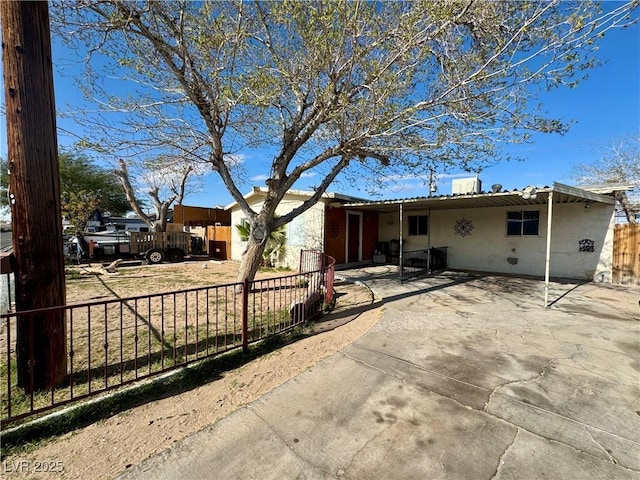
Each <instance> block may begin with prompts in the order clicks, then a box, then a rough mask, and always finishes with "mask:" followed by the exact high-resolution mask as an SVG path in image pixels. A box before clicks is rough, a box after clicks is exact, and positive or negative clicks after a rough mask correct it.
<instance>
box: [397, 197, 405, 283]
mask: <svg viewBox="0 0 640 480" xmlns="http://www.w3.org/2000/svg"><path fill="white" fill-rule="evenodd" d="M403 215H404V214H403V212H402V203H400V221H399V222H398V223H399V224H400V235H399V237H400V246H399V248H400V255H399V257H398V258H399V260H398V272H399V274H400V283H402V279H403V275H402V269H403V268H404V267H403V265H404V263H403V257H404V248H402V230H403V228H402V217H403Z"/></svg>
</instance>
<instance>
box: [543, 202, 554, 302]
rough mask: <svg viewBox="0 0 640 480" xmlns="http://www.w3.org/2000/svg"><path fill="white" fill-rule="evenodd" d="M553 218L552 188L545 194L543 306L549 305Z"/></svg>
mask: <svg viewBox="0 0 640 480" xmlns="http://www.w3.org/2000/svg"><path fill="white" fill-rule="evenodd" d="M552 220H553V190H551V191H550V192H549V195H548V196H547V252H546V255H545V260H544V307H545V308H547V307H548V306H549V264H550V261H551V224H552Z"/></svg>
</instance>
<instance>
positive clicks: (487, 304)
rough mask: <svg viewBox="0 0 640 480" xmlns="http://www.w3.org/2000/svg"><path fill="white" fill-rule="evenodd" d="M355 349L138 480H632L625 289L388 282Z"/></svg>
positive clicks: (639, 442)
mask: <svg viewBox="0 0 640 480" xmlns="http://www.w3.org/2000/svg"><path fill="white" fill-rule="evenodd" d="M339 275H342V276H344V277H345V278H348V279H350V280H352V281H362V282H364V283H366V284H367V285H368V286H369V287H370V288H372V290H373V291H374V292H375V293H376V294H377V295H378V296H379V297H381V298H382V299H383V300H384V309H385V311H384V315H383V317H382V319H381V320H380V322H378V324H377V325H376V326H375V327H374V328H373V329H372V330H370V331H369V332H368V333H367V334H366V335H365V336H363V337H362V338H360V339H359V340H358V341H356V342H354V343H353V344H351V345H349V346H348V347H346V348H344V349H343V350H342V351H340V352H338V353H337V354H335V355H333V356H332V357H330V358H328V359H327V360H325V361H323V362H321V363H320V364H318V365H317V366H316V367H314V368H312V369H310V370H308V371H306V372H305V373H303V374H302V375H300V376H298V377H296V378H294V379H293V380H291V381H290V382H288V383H286V384H284V385H282V386H281V387H279V388H277V389H275V390H273V391H272V392H270V393H269V394H267V395H265V396H264V397H262V398H260V399H259V400H258V401H256V402H254V403H252V404H250V405H248V406H246V407H244V408H242V409H240V410H239V411H237V412H235V413H234V414H232V415H230V416H229V417H227V418H225V419H223V420H222V421H220V422H218V423H216V424H214V425H212V426H210V427H208V428H207V429H205V430H203V431H201V432H199V433H197V434H194V435H192V436H190V437H188V438H186V439H185V440H184V441H182V442H179V443H178V444H176V445H175V446H174V447H173V448H172V449H170V450H168V451H166V452H164V453H163V454H161V455H159V456H157V457H154V458H150V459H149V460H148V461H147V462H145V463H143V464H142V465H139V466H137V467H134V468H133V469H132V470H131V471H129V472H127V474H126V475H124V476H123V477H121V478H127V479H138V478H150V479H151V478H153V479H174V478H175V479H181V478H191V479H200V478H202V479H205V478H217V479H231V478H234V479H235V478H237V479H251V478H252V479H267V478H273V479H283V478H284V479H288V478H305V479H307V478H308V479H316V478H317V479H325V478H326V479H331V478H344V479H440V478H442V479H474V480H475V479H494V478H495V479H543V478H545V479H547V478H550V479H560V478H563V479H580V480H584V479H616V480H618V479H640V305H639V301H640V289H639V288H638V287H622V286H616V285H605V284H592V283H589V284H577V283H570V282H569V283H564V282H554V283H552V284H551V287H550V300H551V301H552V302H553V303H552V305H551V306H550V307H549V308H543V307H542V303H543V294H544V283H543V282H541V281H539V280H533V279H521V278H510V277H502V276H496V275H480V274H475V275H473V274H466V273H457V272H446V273H444V274H441V275H436V276H433V277H429V278H425V279H420V280H414V281H411V282H407V283H404V284H402V285H400V284H399V283H398V281H397V277H396V275H395V271H394V269H393V268H391V267H368V268H363V269H358V270H349V271H344V272H339Z"/></svg>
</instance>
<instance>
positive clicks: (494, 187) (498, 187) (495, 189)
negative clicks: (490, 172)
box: [491, 183, 502, 193]
mask: <svg viewBox="0 0 640 480" xmlns="http://www.w3.org/2000/svg"><path fill="white" fill-rule="evenodd" d="M500 190H502V184H500V183H494V184H493V185H491V191H492V192H493V193H498V192H500Z"/></svg>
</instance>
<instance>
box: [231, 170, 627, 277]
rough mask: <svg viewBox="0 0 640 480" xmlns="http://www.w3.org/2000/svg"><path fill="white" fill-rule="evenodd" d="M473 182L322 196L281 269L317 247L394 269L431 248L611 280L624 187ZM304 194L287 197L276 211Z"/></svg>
mask: <svg viewBox="0 0 640 480" xmlns="http://www.w3.org/2000/svg"><path fill="white" fill-rule="evenodd" d="M464 180H468V182H466V183H465V182H464ZM480 184H481V183H480V181H479V180H478V179H477V178H475V179H463V180H462V181H458V183H457V184H456V185H454V191H455V192H456V193H452V194H451V195H439V196H425V197H417V198H406V199H397V200H382V201H366V200H362V199H356V198H354V197H349V196H347V195H340V194H332V193H327V194H325V195H323V196H322V199H321V201H319V202H318V203H317V204H316V205H315V206H313V207H312V208H310V209H309V210H308V211H307V212H305V213H304V214H302V215H301V216H299V217H297V218H296V219H295V220H294V221H293V222H291V223H290V224H289V225H288V226H287V249H286V255H285V256H284V257H283V258H282V259H280V262H279V264H280V265H287V266H289V267H294V268H295V267H296V266H297V265H298V258H299V254H300V250H301V249H323V250H324V251H325V252H326V253H327V254H328V255H331V256H332V257H334V258H335V259H336V263H337V264H338V265H340V264H342V265H347V264H355V263H359V262H375V263H383V262H384V263H391V264H398V263H399V262H400V252H399V250H400V245H403V246H404V250H403V252H402V258H403V260H404V262H403V264H404V265H406V264H407V262H409V261H411V260H412V259H413V260H416V261H417V262H419V258H420V254H421V253H424V252H426V251H427V250H428V249H429V248H431V247H434V248H438V249H440V250H441V251H442V252H446V266H447V267H448V268H451V269H458V270H470V271H484V272H494V273H506V274H513V275H533V276H552V277H555V278H573V279H584V280H594V281H598V282H610V281H611V279H612V270H613V264H612V262H613V232H614V204H615V200H614V194H615V192H616V191H624V190H628V188H629V186H620V185H611V186H609V187H608V189H606V190H603V189H602V187H600V188H598V189H597V191H590V190H589V189H588V188H586V187H585V188H576V187H570V186H567V185H563V184H559V183H554V184H553V186H551V187H540V188H534V187H526V188H523V189H522V190H512V191H506V190H502V187H501V186H500V185H494V186H493V187H492V191H491V192H484V191H481V190H480ZM461 185H463V186H464V185H468V187H467V188H468V189H471V191H468V190H466V191H465V190H464V187H463V188H461ZM312 194H313V192H306V191H290V192H288V193H287V194H286V196H285V198H284V200H283V201H282V203H281V205H280V206H279V207H278V211H277V213H278V214H279V215H283V214H285V213H287V212H289V211H291V210H292V209H293V208H295V207H297V206H298V205H300V203H301V202H302V201H304V200H305V199H306V198H309V197H310V196H311V195H312ZM265 195H266V189H261V188H254V189H253V190H252V191H251V192H250V193H249V194H247V195H246V196H245V198H246V199H247V200H248V201H249V204H250V205H251V206H252V207H253V208H254V209H256V210H257V209H259V208H260V207H261V203H262V202H263V201H264V198H265ZM227 208H229V209H231V224H232V225H237V224H239V223H240V222H242V220H243V214H242V212H241V210H240V208H239V207H238V205H237V204H235V203H233V204H231V205H229V206H228V207H227ZM232 230H233V231H232V258H233V259H235V260H240V259H241V258H242V252H243V251H244V249H245V247H246V245H244V244H243V243H242V242H241V239H240V236H239V235H238V232H237V231H236V230H235V228H233V229H232ZM414 257H415V258H414ZM421 258H424V257H421Z"/></svg>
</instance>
